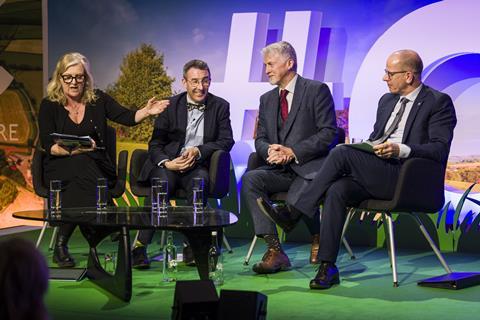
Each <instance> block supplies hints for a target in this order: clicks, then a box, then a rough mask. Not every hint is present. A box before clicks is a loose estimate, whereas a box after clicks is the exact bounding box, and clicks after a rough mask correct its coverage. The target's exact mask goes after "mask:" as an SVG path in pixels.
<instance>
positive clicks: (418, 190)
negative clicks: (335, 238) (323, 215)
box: [342, 158, 452, 287]
mask: <svg viewBox="0 0 480 320" xmlns="http://www.w3.org/2000/svg"><path fill="white" fill-rule="evenodd" d="M445 169H446V166H445V165H442V164H440V163H438V162H435V161H433V160H428V159H421V158H412V159H408V160H406V161H405V163H404V164H403V165H402V168H401V170H400V175H399V178H398V181H397V185H396V187H395V194H394V196H393V198H392V199H391V200H380V199H368V200H365V201H363V202H362V203H360V205H359V206H358V207H357V209H359V210H361V211H369V212H378V213H381V214H382V219H383V223H384V227H385V232H386V239H387V245H388V248H389V251H390V261H391V266H392V273H393V286H394V287H398V278H397V264H396V255H395V237H394V229H393V222H392V213H399V214H407V215H409V216H411V217H412V218H413V219H414V220H415V221H416V222H417V224H418V226H419V228H420V231H421V232H422V234H423V236H424V237H425V239H427V241H428V243H429V244H430V246H431V247H432V250H433V251H434V252H435V254H436V256H437V258H438V259H439V260H440V263H441V264H442V266H443V268H444V269H445V270H446V271H447V273H448V274H450V273H452V270H451V269H450V267H449V266H448V265H447V263H446V261H445V259H444V258H443V256H442V254H441V253H440V250H439V249H438V247H437V246H436V245H435V242H434V241H433V240H432V238H431V236H430V234H429V233H428V231H427V229H426V228H425V226H424V225H423V223H422V221H421V220H420V218H419V215H422V214H425V213H435V212H437V211H438V210H440V209H441V208H442V206H443V203H444V201H445V195H444V194H445V191H444V180H445ZM356 211H358V210H351V211H350V212H349V214H348V215H347V218H346V223H345V225H344V228H343V233H342V235H343V234H344V233H345V231H346V230H347V228H348V223H349V221H350V220H351V218H352V216H353V215H354V214H355V212H356Z"/></svg>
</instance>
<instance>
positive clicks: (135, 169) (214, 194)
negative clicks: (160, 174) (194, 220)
mask: <svg viewBox="0 0 480 320" xmlns="http://www.w3.org/2000/svg"><path fill="white" fill-rule="evenodd" d="M147 158H148V151H147V150H143V149H135V150H134V151H133V153H132V157H131V159H130V190H131V191H132V193H133V194H134V195H135V196H137V197H150V182H139V181H138V177H139V176H140V171H141V170H142V167H143V164H144V163H145V161H147ZM230 163H231V158H230V153H228V152H226V151H223V150H217V151H215V152H213V154H212V156H211V157H210V166H209V180H210V184H209V190H208V197H209V198H215V199H221V198H223V197H225V196H226V195H227V194H228V191H229V187H230ZM186 197H187V194H186V192H185V190H184V189H181V188H177V190H176V191H175V196H174V198H178V199H185V198H186ZM164 235H165V231H162V237H161V239H162V240H161V246H163V242H164ZM137 237H138V233H137ZM137 237H136V238H137ZM136 238H135V240H136ZM223 242H224V243H225V246H226V248H227V249H228V251H229V252H232V248H231V247H230V244H229V243H228V241H227V239H226V238H225V234H224V236H223ZM133 244H135V241H134V242H133Z"/></svg>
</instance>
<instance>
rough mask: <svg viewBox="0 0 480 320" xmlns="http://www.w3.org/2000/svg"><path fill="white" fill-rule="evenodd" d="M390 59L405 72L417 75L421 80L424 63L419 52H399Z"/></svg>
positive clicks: (406, 50)
mask: <svg viewBox="0 0 480 320" xmlns="http://www.w3.org/2000/svg"><path fill="white" fill-rule="evenodd" d="M389 59H392V62H393V63H394V64H397V65H398V66H399V67H401V68H402V69H403V70H405V71H410V72H412V73H415V74H416V75H417V77H418V79H421V75H422V71H423V62H422V58H420V56H419V55H418V53H417V52H415V51H413V50H408V49H405V50H398V51H395V52H394V53H392V54H391V55H390V57H389Z"/></svg>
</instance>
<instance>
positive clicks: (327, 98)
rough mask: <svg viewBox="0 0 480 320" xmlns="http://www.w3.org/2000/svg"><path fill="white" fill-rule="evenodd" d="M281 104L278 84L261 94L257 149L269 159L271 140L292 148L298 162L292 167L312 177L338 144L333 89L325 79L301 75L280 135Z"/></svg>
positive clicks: (298, 173)
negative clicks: (323, 81)
mask: <svg viewBox="0 0 480 320" xmlns="http://www.w3.org/2000/svg"><path fill="white" fill-rule="evenodd" d="M279 104H280V97H279V91H278V87H275V88H274V89H272V90H270V91H268V92H266V93H265V94H263V95H262V96H261V97H260V108H259V122H258V128H257V137H256V139H255V149H256V151H257V153H258V154H259V155H260V156H261V157H262V158H263V159H267V157H268V146H269V145H270V144H282V145H284V146H287V147H290V148H292V149H293V152H294V153H295V155H296V157H297V160H298V164H297V163H295V162H294V161H292V162H291V163H290V164H289V165H290V167H291V168H292V170H293V171H294V172H295V173H296V174H297V175H298V176H300V177H302V178H304V179H312V178H313V177H314V176H315V174H316V172H317V171H318V169H319V168H320V166H321V164H322V161H323V158H324V157H325V156H326V155H327V154H328V151H329V150H330V149H331V148H333V147H334V146H335V145H336V144H337V132H336V129H337V125H336V118H335V108H334V105H333V99H332V95H331V94H330V90H329V89H328V87H327V85H326V84H324V83H321V82H318V81H314V80H308V79H304V78H302V77H300V76H298V78H297V82H296V84H295V91H294V94H293V101H292V106H291V108H290V112H289V114H288V118H287V121H286V123H285V125H284V128H283V130H282V134H281V136H280V135H279V130H278V116H279V115H278V113H279V109H280V107H279ZM280 141H283V143H281V142H280ZM268 167H269V168H275V166H268ZM268 167H267V168H268Z"/></svg>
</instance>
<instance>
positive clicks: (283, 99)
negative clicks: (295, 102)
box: [280, 89, 288, 124]
mask: <svg viewBox="0 0 480 320" xmlns="http://www.w3.org/2000/svg"><path fill="white" fill-rule="evenodd" d="M287 94H288V90H286V89H284V90H280V115H281V116H282V121H283V124H285V121H287V117H288V101H287Z"/></svg>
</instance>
